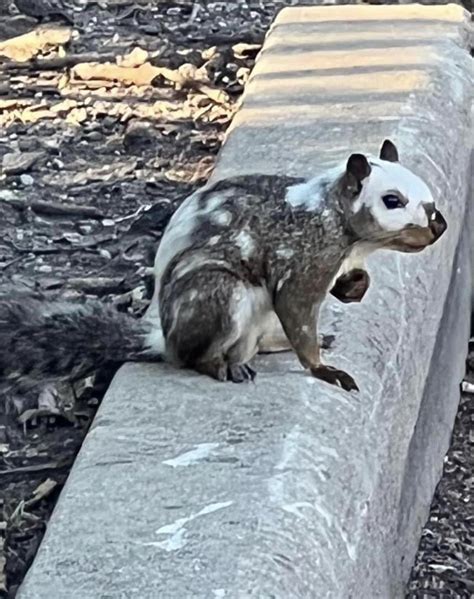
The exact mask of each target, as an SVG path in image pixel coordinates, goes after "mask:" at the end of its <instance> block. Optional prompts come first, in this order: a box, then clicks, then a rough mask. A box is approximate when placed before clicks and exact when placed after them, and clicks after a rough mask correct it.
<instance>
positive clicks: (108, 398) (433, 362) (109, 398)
mask: <svg viewBox="0 0 474 599" xmlns="http://www.w3.org/2000/svg"><path fill="white" fill-rule="evenodd" d="M463 251H464V250H463ZM434 364H435V359H434V358H433V361H432V370H433V368H434V366H433V365H434ZM130 372H131V371H130V370H128V375H130ZM137 375H139V370H137ZM119 376H120V375H119ZM111 400H112V398H111V397H107V401H111ZM409 479H410V476H408V477H407V480H409ZM408 488H409V485H408ZM402 525H403V524H402Z"/></svg>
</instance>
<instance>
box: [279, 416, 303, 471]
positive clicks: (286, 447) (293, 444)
mask: <svg viewBox="0 0 474 599" xmlns="http://www.w3.org/2000/svg"><path fill="white" fill-rule="evenodd" d="M301 436H302V435H301V427H300V425H299V424H297V425H296V426H294V427H293V428H292V429H291V431H290V432H289V433H288V435H287V437H286V439H285V441H284V442H283V448H282V452H281V458H280V460H279V462H278V464H276V466H275V470H285V468H288V466H289V464H290V462H291V461H292V460H293V458H294V457H295V456H296V453H297V452H298V449H299V445H300V439H301Z"/></svg>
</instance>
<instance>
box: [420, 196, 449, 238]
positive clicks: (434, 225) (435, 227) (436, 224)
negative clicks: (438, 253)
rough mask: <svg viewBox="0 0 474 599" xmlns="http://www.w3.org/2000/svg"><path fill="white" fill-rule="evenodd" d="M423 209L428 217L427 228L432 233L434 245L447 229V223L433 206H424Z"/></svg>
mask: <svg viewBox="0 0 474 599" xmlns="http://www.w3.org/2000/svg"><path fill="white" fill-rule="evenodd" d="M424 209H425V211H426V215H427V216H428V226H429V228H430V230H431V232H432V233H433V241H432V243H434V242H435V241H436V240H437V239H439V238H440V237H441V235H442V234H443V233H444V232H445V231H446V229H447V228H448V223H447V222H446V220H445V218H444V216H443V215H442V214H441V212H440V211H439V210H436V208H435V205H434V204H425V205H424Z"/></svg>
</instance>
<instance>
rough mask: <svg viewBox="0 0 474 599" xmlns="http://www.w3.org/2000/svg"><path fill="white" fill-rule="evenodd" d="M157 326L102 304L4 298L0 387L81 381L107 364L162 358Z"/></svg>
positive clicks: (1, 306)
mask: <svg viewBox="0 0 474 599" xmlns="http://www.w3.org/2000/svg"><path fill="white" fill-rule="evenodd" d="M152 331H153V327H152V324H151V323H150V322H148V321H146V320H138V319H136V318H133V317H132V316H129V315H127V314H122V313H120V312H118V311H117V310H116V309H115V308H113V307H112V306H109V305H106V304H102V303H100V302H99V301H87V302H85V303H73V302H56V301H53V302H50V301H41V300H37V299H30V298H28V299H23V298H21V299H19V300H16V299H15V300H5V299H2V300H0V388H12V387H20V388H28V387H30V388H31V387H34V386H36V385H38V384H44V383H46V382H49V381H60V380H76V379H79V378H82V377H84V376H87V375H88V374H90V373H91V372H93V371H94V370H96V369H99V368H100V367H102V366H104V365H105V364H110V363H121V362H126V361H129V360H130V361H132V360H133V361H137V360H146V361H150V360H157V361H159V360H160V359H161V354H162V350H163V348H162V347H161V348H157V347H151V343H152V341H151V339H152V338H153V335H152V334H151V333H152ZM155 345H156V344H155Z"/></svg>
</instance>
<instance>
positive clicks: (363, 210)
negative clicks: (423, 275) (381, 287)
mask: <svg viewBox="0 0 474 599" xmlns="http://www.w3.org/2000/svg"><path fill="white" fill-rule="evenodd" d="M342 184H343V195H344V197H345V199H346V202H345V204H346V209H348V211H349V215H348V216H349V219H348V220H349V224H350V227H351V229H352V230H353V232H354V233H355V234H356V236H357V238H359V239H362V240H365V241H369V242H374V243H376V244H377V245H379V246H380V247H385V248H387V249H396V250H399V251H404V252H414V251H421V250H422V249H423V248H425V247H426V246H427V245H430V244H432V243H434V242H435V241H436V240H437V239H439V237H441V235H442V234H443V233H444V231H445V230H446V226H447V225H446V221H445V220H444V218H443V216H442V215H441V213H440V212H439V211H438V210H436V207H435V203H434V200H433V196H432V194H431V191H430V189H429V187H428V186H427V185H426V183H425V182H424V181H423V180H422V179H420V177H418V176H417V175H415V174H414V173H413V172H412V171H410V170H409V169H407V168H406V167H404V166H402V165H401V164H400V163H399V159H398V151H397V148H396V147H395V145H394V144H393V143H392V142H391V141H390V140H385V141H384V143H383V145H382V148H381V150H380V155H379V158H375V157H372V156H364V155H362V154H352V155H351V156H350V157H349V159H348V161H347V165H346V172H345V173H344V175H343V177H342ZM348 196H349V197H348ZM347 200H349V201H347Z"/></svg>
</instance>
